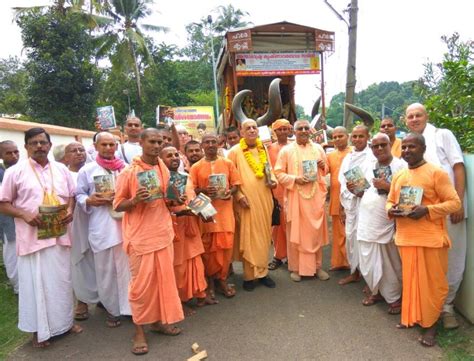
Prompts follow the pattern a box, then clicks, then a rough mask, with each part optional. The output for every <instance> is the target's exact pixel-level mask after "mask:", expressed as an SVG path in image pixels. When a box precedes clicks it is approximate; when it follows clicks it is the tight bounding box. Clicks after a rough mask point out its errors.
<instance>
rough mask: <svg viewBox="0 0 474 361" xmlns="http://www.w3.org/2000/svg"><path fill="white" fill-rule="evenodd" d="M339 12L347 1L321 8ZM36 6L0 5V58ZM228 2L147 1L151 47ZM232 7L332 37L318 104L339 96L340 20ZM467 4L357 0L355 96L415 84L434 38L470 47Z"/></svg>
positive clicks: (471, 12)
mask: <svg viewBox="0 0 474 361" xmlns="http://www.w3.org/2000/svg"><path fill="white" fill-rule="evenodd" d="M329 2H330V3H331V4H332V5H333V6H334V7H335V8H336V9H337V10H338V11H339V12H342V11H343V10H344V9H345V8H346V6H347V5H348V3H350V0H330V1H329ZM51 3H52V1H45V0H43V1H40V0H16V1H13V0H1V1H0V33H1V34H2V36H1V38H2V40H1V47H0V57H1V58H4V57H7V56H9V55H18V56H20V55H21V50H22V44H21V37H20V31H19V29H18V27H17V26H16V25H15V24H13V23H12V18H13V16H12V10H11V8H12V7H14V6H33V5H43V4H51ZM227 4H229V1H223V0H202V1H176V0H175V1H170V0H167V1H162V0H155V4H154V9H155V10H156V13H154V14H153V15H152V16H150V18H149V19H148V20H147V22H148V23H151V24H157V25H163V26H167V27H169V28H170V29H171V30H170V32H169V33H168V34H158V35H154V37H155V38H156V39H157V41H159V42H161V41H163V42H166V43H173V44H176V45H178V46H184V45H185V44H186V31H185V25H186V24H189V23H191V22H195V21H199V19H200V18H201V17H204V16H207V15H208V14H211V15H214V17H215V13H213V12H212V10H213V9H215V8H216V7H217V6H219V5H227ZM233 5H234V7H236V8H239V9H241V10H245V11H247V12H248V13H249V14H250V16H249V17H248V20H249V21H252V22H253V23H254V24H255V25H261V24H268V23H274V22H280V21H289V22H293V23H297V24H302V25H307V26H311V27H315V28H320V29H325V30H330V31H334V32H335V33H336V51H335V53H334V54H332V55H331V56H330V57H329V58H328V59H327V61H326V72H325V81H326V97H327V99H328V100H327V105H329V100H330V98H331V97H332V96H333V95H334V94H337V93H339V92H341V91H344V89H345V71H346V66H347V39H348V37H347V25H346V24H345V23H344V22H342V21H340V20H339V19H338V18H337V17H336V16H335V15H334V14H333V13H332V11H331V10H330V9H329V8H328V7H327V6H326V4H325V3H324V1H323V0H290V1H283V0H271V1H268V0H239V1H236V2H233ZM473 16H474V1H473V0H450V1H441V0H398V1H394V0H391V1H388V0H359V14H358V23H359V25H358V34H357V70H356V72H357V86H356V91H360V90H363V89H365V88H367V87H368V86H369V85H371V84H373V83H378V82H381V81H398V82H404V81H408V80H415V79H418V78H419V77H420V76H422V75H423V64H424V63H426V62H428V61H432V62H438V61H440V60H441V58H442V54H443V52H444V51H445V47H444V44H443V43H442V42H441V40H440V37H441V36H442V35H451V34H452V33H453V32H455V31H457V32H459V33H460V34H461V37H462V39H464V40H474V25H473V24H474V22H473ZM319 84H320V77H319V76H318V75H305V76H298V77H297V85H296V102H297V103H298V104H301V105H303V106H304V107H305V109H306V110H307V112H310V110H311V107H312V102H313V101H314V100H315V99H316V98H317V97H318V96H319V95H320V91H319V90H318V89H317V87H319Z"/></svg>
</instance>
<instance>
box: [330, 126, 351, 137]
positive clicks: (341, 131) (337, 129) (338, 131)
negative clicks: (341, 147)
mask: <svg viewBox="0 0 474 361" xmlns="http://www.w3.org/2000/svg"><path fill="white" fill-rule="evenodd" d="M334 133H344V134H346V135H349V132H348V131H347V129H346V128H344V127H343V126H340V125H339V126H337V127H336V128H334V129H333V131H332V134H334Z"/></svg>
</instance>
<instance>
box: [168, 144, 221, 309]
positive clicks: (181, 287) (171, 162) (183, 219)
mask: <svg viewBox="0 0 474 361" xmlns="http://www.w3.org/2000/svg"><path fill="white" fill-rule="evenodd" d="M161 159H162V160H163V162H164V163H165V165H166V166H167V167H168V170H169V171H170V172H178V168H179V163H180V155H179V153H178V151H177V150H176V148H174V147H170V146H165V147H164V148H163V149H162V150H161ZM181 174H183V175H186V176H187V181H186V188H185V193H184V194H183V195H181V197H180V199H177V200H175V201H177V202H179V203H181V202H183V203H184V202H186V201H190V200H192V199H193V198H194V196H195V194H194V189H193V188H194V186H193V183H192V181H191V178H190V177H189V176H188V175H187V174H184V173H181ZM182 208H183V206H181V207H180V206H176V207H175V208H174V210H177V211H179V210H181V209H182ZM198 222H199V219H198V218H197V217H196V216H194V215H183V216H173V225H174V230H175V239H174V242H173V249H174V272H175V276H176V286H177V287H178V293H179V298H180V299H181V302H182V303H183V310H184V312H185V315H187V316H190V315H192V314H194V313H195V311H194V310H193V309H192V308H190V307H188V306H187V305H186V304H185V303H186V302H188V301H190V300H191V299H193V298H197V299H198V306H204V305H205V304H206V303H207V304H212V303H215V302H212V300H206V299H205V298H206V288H207V282H206V275H205V273H204V264H203V262H202V258H201V255H202V254H203V253H204V247H203V245H202V239H201V230H200V228H199V223H198Z"/></svg>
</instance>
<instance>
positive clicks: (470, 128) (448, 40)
mask: <svg viewBox="0 0 474 361" xmlns="http://www.w3.org/2000/svg"><path fill="white" fill-rule="evenodd" d="M441 39H442V41H443V42H444V43H445V44H446V47H447V52H446V53H445V54H444V57H443V61H442V62H441V63H440V64H436V65H435V64H432V63H428V64H426V65H425V73H424V75H423V77H422V78H421V79H420V81H419V83H418V88H417V90H418V92H419V94H420V96H421V97H422V98H423V102H424V104H425V106H426V108H427V111H428V113H429V117H430V121H431V122H433V123H434V124H435V125H436V126H438V127H442V128H448V129H450V130H451V131H452V132H453V133H454V135H455V136H456V138H457V139H458V141H459V144H460V145H461V148H462V149H463V150H464V151H466V152H470V153H473V152H474V97H473V94H474V42H472V41H462V40H461V38H460V36H459V34H458V33H454V34H453V35H451V36H450V37H448V36H443V37H442V38H441Z"/></svg>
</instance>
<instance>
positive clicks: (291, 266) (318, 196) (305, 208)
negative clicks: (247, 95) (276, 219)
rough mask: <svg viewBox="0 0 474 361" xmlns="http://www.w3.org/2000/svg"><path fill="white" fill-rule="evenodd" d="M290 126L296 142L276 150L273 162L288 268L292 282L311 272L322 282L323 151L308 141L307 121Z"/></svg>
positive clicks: (325, 168) (324, 226) (325, 234)
mask: <svg viewBox="0 0 474 361" xmlns="http://www.w3.org/2000/svg"><path fill="white" fill-rule="evenodd" d="M294 129H295V136H296V142H294V143H292V144H291V145H287V146H285V147H284V148H283V149H282V150H281V151H280V154H279V155H278V160H277V162H276V165H275V174H276V176H277V179H278V182H279V183H280V184H281V185H282V186H283V187H284V188H285V205H286V207H285V212H286V222H287V224H286V227H287V228H286V229H287V240H288V270H289V271H290V272H291V279H292V280H293V281H295V282H299V281H301V276H310V277H312V276H315V275H316V277H318V278H319V279H320V280H323V281H326V280H328V279H329V275H328V274H327V273H326V272H325V271H324V270H323V269H322V261H323V249H322V248H323V246H324V245H326V244H328V232H327V221H326V212H325V210H324V202H325V201H326V194H327V188H326V180H325V178H324V177H325V175H326V173H327V171H328V166H327V159H326V154H325V153H324V149H323V148H322V147H321V146H320V145H319V144H316V143H313V142H311V140H310V138H309V134H310V129H311V127H310V125H309V122H308V121H307V120H298V121H297V122H295V124H294Z"/></svg>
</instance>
